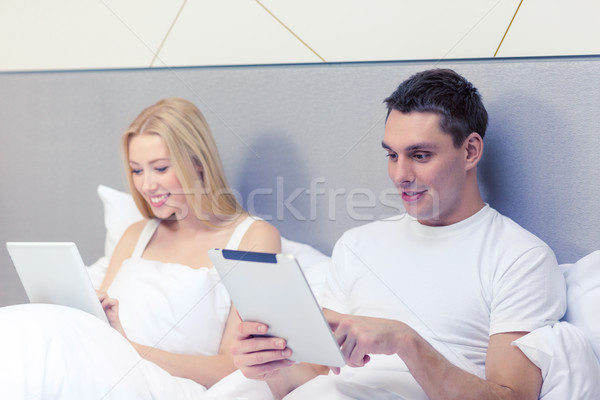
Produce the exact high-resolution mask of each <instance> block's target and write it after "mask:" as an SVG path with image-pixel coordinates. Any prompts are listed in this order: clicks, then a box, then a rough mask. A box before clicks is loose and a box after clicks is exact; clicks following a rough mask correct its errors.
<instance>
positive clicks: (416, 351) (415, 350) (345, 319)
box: [326, 310, 542, 400]
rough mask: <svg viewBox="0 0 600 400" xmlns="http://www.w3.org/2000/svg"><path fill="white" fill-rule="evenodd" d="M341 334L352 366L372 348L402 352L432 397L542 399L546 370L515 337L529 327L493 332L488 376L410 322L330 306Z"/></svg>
mask: <svg viewBox="0 0 600 400" xmlns="http://www.w3.org/2000/svg"><path fill="white" fill-rule="evenodd" d="M326 317H327V319H328V320H329V321H330V323H331V324H332V326H335V328H336V329H335V336H336V339H338V343H340V345H341V348H342V352H343V353H344V356H346V359H347V363H348V365H350V366H354V367H360V366H363V365H365V364H366V363H367V362H368V361H369V356H368V355H369V354H397V355H398V356H399V357H400V358H402V360H403V361H404V362H405V364H406V365H407V367H408V369H409V371H410V372H411V374H412V375H413V376H414V378H415V379H416V380H417V382H418V383H419V384H420V385H421V387H422V388H423V390H425V393H427V395H428V396H429V398H430V399H431V400H437V399H448V400H451V399H461V400H468V399H478V400H485V399H494V400H499V399H502V400H503V399H523V400H525V399H527V400H529V399H530V400H537V399H538V397H539V393H540V389H541V385H542V377H541V373H540V370H539V369H538V368H537V367H536V366H535V365H534V364H533V363H532V362H531V361H529V359H528V358H527V357H526V356H525V355H524V354H523V353H522V352H521V351H520V350H519V349H518V348H517V347H515V346H512V345H511V343H512V342H513V341H514V340H516V339H518V338H519V337H521V336H523V335H524V334H525V333H526V332H512V333H501V334H496V335H493V336H491V338H490V342H489V347H488V352H487V356H486V379H481V378H479V377H477V376H475V375H473V374H471V373H469V372H466V371H464V370H462V369H460V368H458V367H456V366H455V365H453V364H452V363H450V362H449V361H448V360H447V359H446V358H444V357H443V356H442V355H441V354H440V353H439V352H438V351H437V350H435V349H434V348H433V347H432V346H431V345H430V344H429V343H428V342H427V341H426V340H425V339H423V338H422V337H421V336H420V335H419V334H418V333H417V332H415V331H414V330H413V329H412V328H410V327H409V326H408V325H406V324H404V323H402V322H400V321H394V320H386V319H380V318H371V317H360V316H352V315H342V314H337V313H334V312H332V311H329V310H327V312H326Z"/></svg>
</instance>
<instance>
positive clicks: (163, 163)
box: [129, 134, 188, 219]
mask: <svg viewBox="0 0 600 400" xmlns="http://www.w3.org/2000/svg"><path fill="white" fill-rule="evenodd" d="M129 167H130V168H131V174H132V178H133V184H134V186H135V188H136V190H137V191H138V192H139V193H140V194H141V195H142V197H143V198H144V199H145V200H146V202H147V203H148V204H149V205H150V207H151V208H152V211H153V212H154V215H155V216H156V217H157V218H161V219H167V218H169V217H171V216H173V215H175V217H176V218H177V219H182V218H184V217H185V216H186V215H187V213H188V207H187V202H186V198H185V196H184V190H183V187H182V186H181V183H180V182H179V179H178V178H177V176H176V175H175V171H174V170H173V166H172V163H171V157H170V156H169V151H168V149H167V146H166V144H165V142H164V140H163V138H162V137H160V136H159V135H155V134H142V135H137V136H133V137H132V138H131V139H130V141H129Z"/></svg>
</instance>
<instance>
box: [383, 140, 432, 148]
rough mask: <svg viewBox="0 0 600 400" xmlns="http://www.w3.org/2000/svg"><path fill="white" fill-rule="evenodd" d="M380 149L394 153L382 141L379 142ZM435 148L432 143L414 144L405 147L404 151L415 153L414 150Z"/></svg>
mask: <svg viewBox="0 0 600 400" xmlns="http://www.w3.org/2000/svg"><path fill="white" fill-rule="evenodd" d="M381 147H383V148H384V149H386V150H389V151H394V150H392V148H391V147H390V146H389V145H388V144H387V143H386V142H384V141H383V140H382V141H381ZM435 148H436V145H435V144H433V143H425V142H424V143H415V144H412V145H410V146H408V147H406V148H405V149H404V151H415V150H434V149H435Z"/></svg>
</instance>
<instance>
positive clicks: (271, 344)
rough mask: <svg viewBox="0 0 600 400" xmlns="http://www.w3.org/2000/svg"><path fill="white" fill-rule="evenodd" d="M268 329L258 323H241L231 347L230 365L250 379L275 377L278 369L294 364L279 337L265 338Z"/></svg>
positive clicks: (290, 352)
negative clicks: (231, 360)
mask: <svg viewBox="0 0 600 400" xmlns="http://www.w3.org/2000/svg"><path fill="white" fill-rule="evenodd" d="M267 330H268V327H267V326H266V325H265V324H261V323H258V322H242V323H240V324H239V325H238V330H237V333H236V335H235V337H234V340H233V343H232V345H231V352H232V354H233V362H234V364H235V366H236V367H238V368H239V369H240V370H241V371H242V373H243V374H244V375H245V376H246V377H248V378H251V379H258V380H267V379H270V378H273V377H276V376H277V375H278V374H279V372H280V370H281V369H282V368H287V367H289V366H290V365H293V364H294V361H292V360H289V359H288V358H289V357H290V356H291V355H292V350H290V349H289V348H286V342H285V340H284V339H282V338H277V337H267V336H264V335H266V334H267Z"/></svg>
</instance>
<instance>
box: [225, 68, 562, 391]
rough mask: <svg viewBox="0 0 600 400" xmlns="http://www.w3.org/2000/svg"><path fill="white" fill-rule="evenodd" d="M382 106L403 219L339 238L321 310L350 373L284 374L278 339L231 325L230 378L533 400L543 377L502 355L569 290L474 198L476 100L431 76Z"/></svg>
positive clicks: (544, 258)
mask: <svg viewBox="0 0 600 400" xmlns="http://www.w3.org/2000/svg"><path fill="white" fill-rule="evenodd" d="M385 102H386V103H387V106H388V116H387V121H386V126H385V134H384V138H383V141H382V145H383V148H384V149H385V150H386V151H387V156H388V173H389V176H390V178H391V179H392V181H393V183H394V185H395V186H396V187H397V189H398V191H399V193H400V195H401V196H402V200H403V204H404V207H405V209H406V212H407V215H406V214H405V215H401V216H398V217H396V218H391V219H388V220H384V221H378V222H373V223H370V224H367V225H365V226H362V227H359V228H355V229H351V230H350V231H348V232H346V233H345V234H344V235H343V236H342V238H341V239H340V240H339V241H338V243H337V244H336V246H335V249H334V251H333V256H332V262H333V264H332V267H331V270H330V272H329V274H328V278H327V283H326V288H325V289H324V294H323V296H322V298H321V305H322V306H323V307H324V310H325V315H326V318H327V320H328V321H329V323H330V325H331V327H332V329H333V330H334V335H335V337H336V339H337V340H338V343H339V344H340V346H341V350H342V352H343V353H344V355H345V356H346V359H347V364H348V366H349V367H355V368H348V367H344V368H343V369H342V371H341V374H340V375H339V376H337V377H336V376H334V375H333V374H329V375H328V376H324V375H325V374H327V373H328V372H329V369H328V368H326V367H323V366H316V365H310V364H294V363H293V362H292V361H290V360H288V357H289V356H290V354H291V350H290V349H287V348H286V347H285V340H284V339H281V338H270V337H260V335H264V334H265V333H268V330H267V329H268V328H267V327H266V326H265V325H263V324H259V323H254V322H243V323H242V324H240V326H239V330H238V331H239V333H238V335H237V338H236V340H235V342H234V344H233V346H232V350H233V353H234V360H235V363H236V365H237V366H238V367H239V368H240V369H241V371H242V373H243V374H244V375H246V376H247V377H250V378H254V379H260V380H265V381H266V382H267V383H268V385H269V387H270V389H271V391H272V393H273V394H274V396H275V397H276V398H282V397H284V396H286V395H287V394H288V393H289V394H290V397H291V398H306V396H309V395H311V393H316V394H319V393H321V394H323V393H326V392H325V391H323V390H330V391H331V393H333V392H336V393H338V394H339V396H340V397H342V398H344V396H349V397H353V394H352V388H355V389H356V390H362V391H363V395H361V396H359V397H361V398H379V397H377V396H378V395H381V396H382V397H381V398H393V394H396V395H398V396H402V397H401V398H405V397H406V398H411V399H414V398H424V399H426V398H429V399H463V400H464V399H478V400H482V399H496V400H497V399H537V398H538V396H539V393H540V388H541V384H542V377H541V373H540V370H539V369H538V368H537V367H536V366H535V365H534V364H533V363H531V362H530V361H529V359H527V357H526V356H525V355H524V354H523V353H522V352H521V351H520V350H519V349H518V348H517V347H516V346H512V345H511V343H512V342H513V341H514V340H516V339H518V338H519V337H521V336H523V335H525V334H526V333H527V332H530V331H532V330H534V329H536V328H538V327H541V326H544V325H547V324H550V323H553V322H555V321H557V320H558V319H559V318H560V317H561V316H562V315H563V313H564V311H565V304H566V301H565V284H564V280H563V278H562V275H561V274H560V271H559V270H558V266H557V263H556V259H555V257H554V254H553V253H552V251H551V250H550V249H549V248H548V246H546V245H545V244H544V243H543V242H542V241H541V240H539V239H538V238H536V237H535V236H534V235H532V234H531V233H529V232H527V231H525V230H524V229H523V228H521V227H520V226H518V225H517V224H516V223H515V222H513V221H512V220H510V219H509V218H507V217H504V216H502V215H500V214H499V213H498V212H497V211H495V210H494V209H492V208H491V207H490V206H489V205H487V204H486V203H484V201H483V199H482V197H481V194H480V191H479V187H478V183H477V165H478V163H479V161H480V159H481V157H482V152H483V137H484V135H485V131H486V127H487V112H486V110H485V108H484V106H483V103H482V101H481V97H480V95H479V93H478V91H477V89H476V88H475V87H473V86H472V85H471V84H470V83H469V82H468V81H466V80H465V79H464V78H463V77H462V76H460V75H458V74H456V73H455V72H454V71H451V70H443V69H435V70H428V71H424V72H420V73H417V74H415V75H413V76H412V77H410V78H409V79H407V80H406V81H404V82H403V83H402V84H401V85H400V86H399V87H398V89H397V90H396V91H395V92H394V93H393V94H392V95H391V96H390V97H389V98H387V99H386V100H385ZM357 367H362V368H357ZM333 373H334V374H337V373H340V371H339V370H338V369H333ZM407 374H409V376H410V379H406V375H407ZM317 377H318V378H317ZM315 378H316V379H315ZM331 382H333V383H331ZM411 385H412V386H411ZM311 387H312V388H314V389H315V390H313V391H312V392H311V391H310V388H311ZM369 390H371V391H372V393H373V395H372V396H369ZM327 393H329V392H327ZM344 393H345V394H344ZM293 396H296V397H293Z"/></svg>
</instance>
